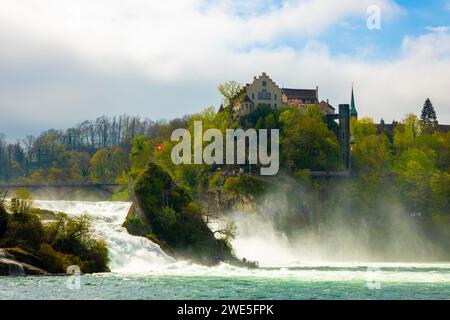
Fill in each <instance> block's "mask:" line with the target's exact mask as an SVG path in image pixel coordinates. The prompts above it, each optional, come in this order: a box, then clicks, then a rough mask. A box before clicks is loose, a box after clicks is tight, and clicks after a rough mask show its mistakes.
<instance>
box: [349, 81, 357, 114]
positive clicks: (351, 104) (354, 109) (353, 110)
mask: <svg viewBox="0 0 450 320" xmlns="http://www.w3.org/2000/svg"><path fill="white" fill-rule="evenodd" d="M350 117H351V118H353V117H355V118H358V111H356V105H355V95H354V94H353V83H352V101H351V102H350Z"/></svg>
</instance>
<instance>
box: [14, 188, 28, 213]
mask: <svg viewBox="0 0 450 320" xmlns="http://www.w3.org/2000/svg"><path fill="white" fill-rule="evenodd" d="M32 209H33V197H32V196H31V193H30V192H29V191H28V190H27V189H18V190H17V191H16V193H15V194H14V198H12V199H11V204H10V210H11V212H12V213H31V211H32Z"/></svg>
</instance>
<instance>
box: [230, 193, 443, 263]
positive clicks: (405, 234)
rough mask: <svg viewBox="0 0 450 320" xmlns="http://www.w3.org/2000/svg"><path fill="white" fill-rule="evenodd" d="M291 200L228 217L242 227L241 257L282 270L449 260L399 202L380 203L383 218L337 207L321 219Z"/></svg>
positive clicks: (269, 199) (277, 196) (271, 199)
mask: <svg viewBox="0 0 450 320" xmlns="http://www.w3.org/2000/svg"><path fill="white" fill-rule="evenodd" d="M288 198H289V197H288V196H286V194H283V193H274V194H271V195H269V196H266V197H265V198H264V199H263V200H261V203H260V205H259V206H258V207H257V208H256V209H253V210H250V211H248V210H247V211H244V210H236V211H234V212H232V213H231V214H229V215H228V216H227V217H226V219H225V221H234V222H235V224H236V228H237V230H236V231H237V235H236V238H235V239H234V240H233V241H232V245H233V248H234V250H235V253H236V255H237V256H238V257H239V258H246V259H248V260H255V261H258V262H259V263H260V265H261V266H277V267H279V266H298V265H304V264H311V263H313V264H316V263H319V264H327V263H333V262H350V263H351V262H439V261H443V258H442V257H445V252H444V251H443V249H441V248H440V247H439V245H438V244H437V243H436V242H433V241H431V240H430V239H429V238H428V237H427V235H426V234H425V233H424V231H423V230H422V229H421V228H420V227H419V224H418V223H419V222H420V219H421V217H416V216H414V215H411V214H409V213H408V212H406V211H405V210H404V209H403V208H402V207H401V206H400V205H399V204H398V203H396V202H383V201H380V206H379V208H378V209H377V210H378V212H379V215H378V216H376V217H375V216H374V217H369V218H367V217H361V216H360V215H359V214H358V213H357V212H356V213H355V212H352V210H351V209H350V208H348V207H346V206H336V207H335V208H334V210H333V211H331V212H330V211H329V210H327V209H326V208H323V209H322V210H321V212H320V215H321V217H320V221H318V219H317V218H315V217H314V216H313V214H312V213H311V212H307V210H304V212H303V213H301V210H299V211H297V212H293V211H292V210H290V209H292V207H293V206H294V204H292V203H291V202H290V201H289V199H288ZM305 211H306V212H305ZM310 211H311V210H310ZM299 212H300V213H299ZM380 226H381V227H380ZM447 261H448V260H447Z"/></svg>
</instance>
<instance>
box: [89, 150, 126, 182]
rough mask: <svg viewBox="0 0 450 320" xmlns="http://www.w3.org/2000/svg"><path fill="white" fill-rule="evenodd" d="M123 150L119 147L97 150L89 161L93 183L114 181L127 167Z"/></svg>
mask: <svg viewBox="0 0 450 320" xmlns="http://www.w3.org/2000/svg"><path fill="white" fill-rule="evenodd" d="M127 164H128V159H127V154H126V153H125V150H123V149H122V148H120V147H114V148H104V149H100V150H99V151H97V152H96V153H95V154H94V156H93V157H92V159H91V161H90V177H91V180H92V182H94V183H114V182H115V180H116V179H117V178H119V177H120V176H121V175H122V173H123V171H124V170H126V169H127V167H128V165H127Z"/></svg>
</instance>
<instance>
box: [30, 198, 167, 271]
mask: <svg viewBox="0 0 450 320" xmlns="http://www.w3.org/2000/svg"><path fill="white" fill-rule="evenodd" d="M34 206H35V207H37V208H40V209H45V210H51V211H54V212H64V213H66V214H68V215H69V216H72V217H74V216H79V215H82V214H87V215H89V216H91V217H92V218H93V231H94V233H95V235H96V236H98V237H101V238H103V239H105V241H106V243H107V246H108V252H109V257H110V263H109V268H110V269H111V271H112V272H118V273H146V272H154V271H155V270H158V269H159V268H161V266H165V265H168V264H171V263H173V262H175V261H174V259H172V258H171V257H169V256H167V255H166V254H165V253H164V252H163V251H162V250H161V248H160V247H159V245H157V244H155V243H153V242H152V241H150V240H148V239H147V238H143V237H137V236H133V235H130V234H129V233H128V232H127V230H126V229H125V228H123V227H122V224H123V222H124V221H125V218H126V216H127V214H128V211H129V210H130V207H131V203H129V202H87V201H44V200H38V201H35V202H34Z"/></svg>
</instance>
